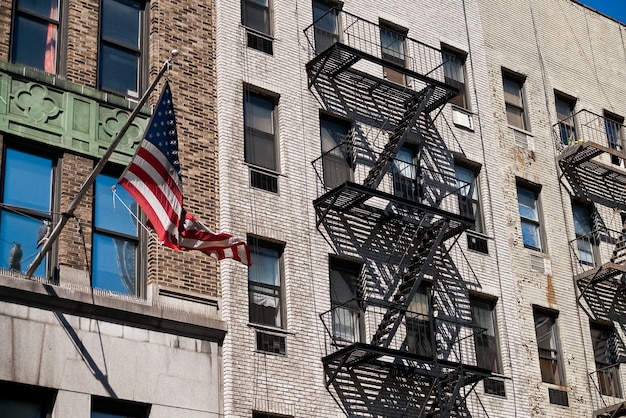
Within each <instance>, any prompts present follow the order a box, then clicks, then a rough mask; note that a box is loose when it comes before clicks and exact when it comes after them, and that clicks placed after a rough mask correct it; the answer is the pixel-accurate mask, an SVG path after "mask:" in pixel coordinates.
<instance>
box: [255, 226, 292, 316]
mask: <svg viewBox="0 0 626 418" xmlns="http://www.w3.org/2000/svg"><path fill="white" fill-rule="evenodd" d="M248 242H249V243H251V245H250V257H251V261H252V266H250V267H249V268H248V302H249V304H250V312H249V313H250V317H249V319H250V322H252V323H255V324H261V325H269V326H272V327H277V328H284V323H283V317H284V315H283V292H282V283H283V279H282V277H283V257H282V256H283V254H282V253H283V246H282V245H281V244H276V243H272V242H268V241H263V240H261V239H259V238H256V237H248Z"/></svg>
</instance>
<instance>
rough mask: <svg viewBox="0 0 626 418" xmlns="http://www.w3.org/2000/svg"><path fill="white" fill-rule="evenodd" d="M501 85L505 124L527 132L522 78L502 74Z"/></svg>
mask: <svg viewBox="0 0 626 418" xmlns="http://www.w3.org/2000/svg"><path fill="white" fill-rule="evenodd" d="M502 84H503V87H504V103H505V107H506V120H507V122H508V123H509V125H511V126H514V127H516V128H519V129H524V130H528V121H527V118H526V104H525V101H524V80H523V78H521V77H519V76H515V75H513V74H510V73H508V72H503V73H502Z"/></svg>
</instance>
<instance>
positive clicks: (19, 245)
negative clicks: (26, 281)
mask: <svg viewBox="0 0 626 418" xmlns="http://www.w3.org/2000/svg"><path fill="white" fill-rule="evenodd" d="M53 164H54V163H53V161H52V159H50V158H44V157H40V156H37V155H34V154H29V153H25V152H22V151H18V150H15V149H13V148H8V149H7V150H6V154H5V162H4V171H3V174H4V177H3V183H2V184H3V190H4V193H3V198H2V201H3V203H4V204H5V205H10V207H5V208H4V209H3V210H2V211H0V266H2V268H7V269H12V270H15V271H20V272H24V271H26V268H27V267H28V265H29V264H30V263H31V262H32V261H33V260H34V258H35V256H36V254H37V253H38V252H39V247H41V245H42V244H43V241H40V240H39V234H40V233H41V234H42V236H43V235H45V232H47V231H48V228H49V225H50V222H51V220H52V218H51V215H52V213H51V212H52V176H53ZM11 206H13V207H11ZM44 222H45V223H44ZM46 258H47V257H46ZM46 264H47V262H46V259H44V260H43V262H42V263H41V264H40V265H39V266H38V268H37V270H36V271H35V273H34V274H35V275H36V276H40V277H45V276H46Z"/></svg>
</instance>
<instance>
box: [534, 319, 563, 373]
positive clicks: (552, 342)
mask: <svg viewBox="0 0 626 418" xmlns="http://www.w3.org/2000/svg"><path fill="white" fill-rule="evenodd" d="M534 316H535V334H536V337H537V348H538V350H539V364H540V368H541V378H542V380H543V381H544V382H547V383H553V384H555V385H563V384H564V383H565V382H564V379H563V373H562V369H561V367H562V365H561V354H560V351H559V346H558V341H557V335H556V317H555V316H553V315H551V314H548V313H542V312H537V311H535V315H534Z"/></svg>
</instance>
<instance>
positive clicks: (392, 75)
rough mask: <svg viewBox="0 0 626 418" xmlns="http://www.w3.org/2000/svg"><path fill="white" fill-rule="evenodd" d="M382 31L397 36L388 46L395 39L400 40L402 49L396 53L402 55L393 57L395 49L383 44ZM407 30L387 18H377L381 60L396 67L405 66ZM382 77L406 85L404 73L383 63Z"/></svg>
mask: <svg viewBox="0 0 626 418" xmlns="http://www.w3.org/2000/svg"><path fill="white" fill-rule="evenodd" d="M383 31H385V32H389V33H390V34H391V35H392V36H397V38H396V40H394V41H393V42H391V43H390V44H389V46H390V45H393V44H394V43H396V42H397V41H401V42H399V44H400V45H401V50H402V51H401V52H399V53H398V54H399V55H401V56H402V57H401V58H397V57H394V56H393V55H394V54H393V52H395V51H394V50H393V49H391V48H389V47H388V46H387V47H386V46H385V45H384V44H383ZM408 31H409V30H408V29H407V28H403V27H402V26H399V25H396V24H394V23H392V22H389V21H387V20H383V19H380V20H379V30H378V32H379V34H378V36H379V38H380V58H381V60H382V61H383V62H387V63H390V64H392V65H394V66H396V67H401V68H406V62H407V48H406V38H407V34H408ZM385 51H391V52H392V53H387V52H385ZM383 77H384V78H385V79H386V80H388V81H391V82H394V83H397V84H400V85H403V86H405V85H406V76H405V74H403V73H402V72H400V71H398V70H396V69H394V68H393V67H388V66H386V65H384V64H383Z"/></svg>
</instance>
